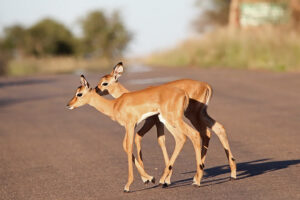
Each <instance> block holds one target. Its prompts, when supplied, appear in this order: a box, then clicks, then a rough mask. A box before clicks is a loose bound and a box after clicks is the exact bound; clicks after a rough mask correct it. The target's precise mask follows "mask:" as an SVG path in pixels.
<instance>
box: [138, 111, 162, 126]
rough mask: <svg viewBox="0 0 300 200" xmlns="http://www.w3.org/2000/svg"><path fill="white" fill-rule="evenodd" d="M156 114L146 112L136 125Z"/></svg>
mask: <svg viewBox="0 0 300 200" xmlns="http://www.w3.org/2000/svg"><path fill="white" fill-rule="evenodd" d="M156 114H158V112H148V113H145V114H143V115H142V117H141V118H140V119H139V120H138V124H139V123H140V122H141V121H143V120H144V119H147V118H148V117H150V116H153V115H156Z"/></svg>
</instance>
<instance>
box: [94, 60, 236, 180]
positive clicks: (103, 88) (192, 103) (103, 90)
mask: <svg viewBox="0 0 300 200" xmlns="http://www.w3.org/2000/svg"><path fill="white" fill-rule="evenodd" d="M123 71H124V69H123V63H122V62H120V63H118V64H117V65H116V66H115V67H114V69H113V70H112V72H111V73H110V74H107V75H105V76H103V77H102V78H101V79H100V81H99V83H98V86H97V87H98V88H99V90H100V92H99V94H100V95H106V94H110V95H112V96H113V97H114V98H118V97H120V96H121V95H122V94H124V93H129V90H127V89H126V88H125V87H124V86H123V85H122V84H121V83H120V82H119V81H118V79H119V77H120V76H122V74H123ZM164 85H165V86H172V87H176V88H179V89H182V90H184V91H185V92H186V93H187V94H188V96H189V105H188V108H187V109H186V111H185V113H184V114H185V116H186V117H187V118H188V119H189V120H190V122H191V123H192V124H193V126H194V127H195V128H196V129H197V130H198V131H199V132H200V136H201V138H202V148H201V149H202V152H201V159H202V163H203V164H204V161H205V158H206V153H207V149H208V145H209V141H210V137H211V132H210V130H209V129H208V128H210V129H212V130H213V132H214V133H215V134H216V135H217V136H218V138H219V140H220V141H221V143H222V145H223V148H224V150H225V153H226V156H227V159H228V162H229V166H230V169H231V176H230V177H231V178H232V179H236V163H235V159H234V158H233V155H232V152H231V150H230V147H229V143H228V139H227V135H226V131H225V129H224V127H223V126H222V125H221V124H220V123H219V122H217V121H215V120H214V119H213V118H211V117H210V116H209V115H208V114H207V105H208V103H209V101H210V99H211V96H212V89H211V87H210V86H209V85H208V84H207V83H205V82H200V81H194V80H189V79H182V80H177V81H172V82H169V83H167V84H164ZM154 125H155V126H156V128H157V139H158V143H159V145H160V147H161V149H162V152H163V156H164V161H165V164H166V166H167V165H168V163H169V156H168V153H167V149H166V146H165V135H164V125H163V124H162V123H161V122H160V120H159V118H158V115H154V116H151V117H149V118H147V119H146V120H145V123H144V125H143V127H142V128H141V129H140V130H139V131H138V132H137V134H136V136H135V144H136V147H137V158H138V162H139V164H140V165H141V166H142V167H144V165H143V159H142V151H141V139H142V137H143V136H144V135H145V134H146V133H147V132H148V131H149V130H150V129H151V128H152V127H153V126H154ZM171 173H172V172H171ZM171 173H170V175H169V176H168V177H167V179H166V184H167V185H169V184H170V183H171V182H170V178H171Z"/></svg>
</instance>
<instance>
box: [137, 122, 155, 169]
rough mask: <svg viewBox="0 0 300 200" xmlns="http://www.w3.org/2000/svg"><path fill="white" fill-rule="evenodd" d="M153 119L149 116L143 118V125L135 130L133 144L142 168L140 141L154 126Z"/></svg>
mask: <svg viewBox="0 0 300 200" xmlns="http://www.w3.org/2000/svg"><path fill="white" fill-rule="evenodd" d="M154 124H155V120H154V117H153V116H152V117H149V118H147V119H146V120H145V123H144V125H143V126H142V128H141V129H140V130H139V131H138V132H137V134H136V135H135V140H134V142H135V145H136V149H137V158H138V162H139V164H140V165H141V166H142V167H143V168H144V163H143V155H142V146H141V141H142V138H143V136H144V135H145V134H146V133H147V132H148V131H149V130H150V129H151V128H152V127H153V126H154Z"/></svg>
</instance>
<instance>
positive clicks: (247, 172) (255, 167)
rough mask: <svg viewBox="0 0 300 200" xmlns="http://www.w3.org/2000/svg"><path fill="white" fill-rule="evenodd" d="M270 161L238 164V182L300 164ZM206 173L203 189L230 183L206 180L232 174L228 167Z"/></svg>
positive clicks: (182, 182) (187, 183)
mask: <svg viewBox="0 0 300 200" xmlns="http://www.w3.org/2000/svg"><path fill="white" fill-rule="evenodd" d="M270 160H271V159H260V160H254V161H249V162H243V163H238V164H237V173H238V177H237V180H241V179H244V178H248V177H252V176H258V175H261V174H265V173H268V172H272V171H277V170H280V169H285V168H288V167H289V166H291V165H298V164H300V160H282V161H270ZM204 171H205V175H204V180H203V181H201V187H206V186H209V185H217V184H221V183H225V182H228V181H230V178H229V177H226V178H216V179H212V180H205V179H207V178H213V177H216V176H219V175H222V174H230V169H229V166H228V165H222V166H218V167H212V168H209V169H205V170H204ZM195 173H196V171H188V172H184V173H182V174H195ZM192 181H193V177H191V178H187V179H182V180H178V181H174V182H172V184H171V185H170V186H169V187H167V189H171V188H176V187H183V186H191V184H192ZM156 187H159V186H158V185H155V186H153V187H150V188H144V189H142V190H147V189H153V188H156ZM142 190H137V191H142Z"/></svg>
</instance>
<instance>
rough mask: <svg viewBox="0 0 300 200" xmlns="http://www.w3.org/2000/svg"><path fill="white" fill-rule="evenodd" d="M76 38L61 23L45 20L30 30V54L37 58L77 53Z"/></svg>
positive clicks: (28, 47)
mask: <svg viewBox="0 0 300 200" xmlns="http://www.w3.org/2000/svg"><path fill="white" fill-rule="evenodd" d="M74 41H75V39H74V37H73V35H72V33H71V32H70V31H69V30H68V29H67V28H66V27H65V26H64V25H63V24H61V23H59V22H57V21H54V20H52V19H43V20H41V21H40V22H38V23H37V24H35V25H33V26H32V27H31V28H29V29H28V41H27V42H28V46H27V49H28V51H29V52H30V53H32V54H34V55H36V56H43V55H68V54H73V53H74V52H75V44H74Z"/></svg>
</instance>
